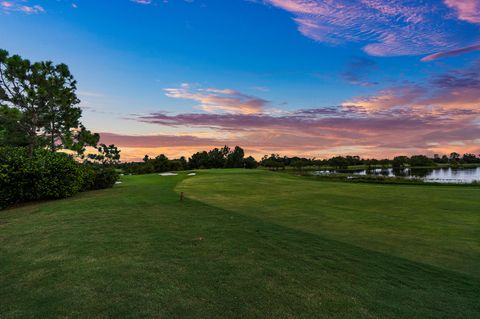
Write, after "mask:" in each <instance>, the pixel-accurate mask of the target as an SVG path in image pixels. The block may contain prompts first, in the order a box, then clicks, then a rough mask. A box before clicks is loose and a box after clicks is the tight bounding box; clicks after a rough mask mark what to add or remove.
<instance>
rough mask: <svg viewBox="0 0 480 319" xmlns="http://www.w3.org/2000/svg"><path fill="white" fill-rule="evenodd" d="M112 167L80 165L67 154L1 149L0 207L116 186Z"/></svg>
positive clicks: (115, 176)
mask: <svg viewBox="0 0 480 319" xmlns="http://www.w3.org/2000/svg"><path fill="white" fill-rule="evenodd" d="M116 181H117V174H116V172H115V170H114V169H112V168H104V167H99V166H93V165H86V164H80V163H78V162H76V161H75V160H74V159H73V158H72V157H71V156H69V155H67V154H64V153H52V152H49V151H45V150H38V151H36V152H35V154H34V155H33V156H28V153H27V151H26V150H25V149H24V148H18V147H15V148H13V147H12V148H0V208H4V207H6V206H9V205H12V204H16V203H20V202H26V201H31V200H40V199H56V198H66V197H70V196H73V195H75V194H76V193H78V192H82V191H87V190H93V189H101V188H109V187H113V185H114V184H115V182H116Z"/></svg>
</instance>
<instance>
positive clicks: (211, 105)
mask: <svg viewBox="0 0 480 319" xmlns="http://www.w3.org/2000/svg"><path fill="white" fill-rule="evenodd" d="M164 90H165V92H166V95H167V96H168V97H171V98H176V99H187V100H193V101H196V102H198V103H199V105H198V107H200V108H201V109H203V110H204V111H207V112H217V111H222V112H228V113H241V114H252V113H260V112H262V111H263V109H264V107H265V106H266V105H267V104H268V101H267V100H264V99H261V98H258V97H255V96H251V95H247V94H244V93H241V92H239V91H237V90H232V89H215V88H207V89H202V88H194V87H192V86H191V85H189V84H186V83H184V84H182V85H181V86H180V87H178V88H167V89H164Z"/></svg>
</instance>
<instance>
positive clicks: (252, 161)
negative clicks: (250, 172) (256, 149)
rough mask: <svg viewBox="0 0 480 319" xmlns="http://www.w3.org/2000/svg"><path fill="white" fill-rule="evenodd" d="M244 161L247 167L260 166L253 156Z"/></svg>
mask: <svg viewBox="0 0 480 319" xmlns="http://www.w3.org/2000/svg"><path fill="white" fill-rule="evenodd" d="M244 162H245V168H248V169H253V168H257V167H258V162H257V161H256V160H255V159H254V158H253V157H252V156H249V157H247V158H246V159H245V161H244Z"/></svg>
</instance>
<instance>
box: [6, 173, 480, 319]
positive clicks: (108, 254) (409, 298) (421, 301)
mask: <svg viewBox="0 0 480 319" xmlns="http://www.w3.org/2000/svg"><path fill="white" fill-rule="evenodd" d="M179 192H184V193H185V196H186V199H185V200H184V201H183V202H180V201H179ZM479 300H480V188H477V187H455V186H444V187H435V186H424V185H377V184H353V183H341V182H331V181H317V180H313V179H308V178H302V177H296V176H292V175H288V174H280V173H272V172H268V171H261V170H255V171H244V170H217V171H215V170H211V171H200V172H199V174H198V175H197V176H193V177H187V176H186V174H180V175H179V176H175V177H160V176H158V175H146V176H128V177H124V178H123V184H121V185H118V186H116V187H115V188H114V189H110V190H103V191H97V192H90V193H84V194H81V195H79V196H76V197H74V198H72V199H67V200H62V201H55V202H45V203H38V204H29V205H25V206H23V207H20V208H15V209H11V210H7V211H1V212H0V318H2V319H3V318H33V317H36V318H50V317H55V318H58V317H69V318H72V317H82V318H142V317H143V318H151V317H159V318H186V317H188V318H435V319H437V318H479V317H480V302H479Z"/></svg>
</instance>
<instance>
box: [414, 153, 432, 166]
mask: <svg viewBox="0 0 480 319" xmlns="http://www.w3.org/2000/svg"><path fill="white" fill-rule="evenodd" d="M409 164H410V166H412V167H420V166H432V165H433V164H434V162H433V161H432V159H430V158H428V157H427V156H425V155H413V156H412V157H410V160H409Z"/></svg>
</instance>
